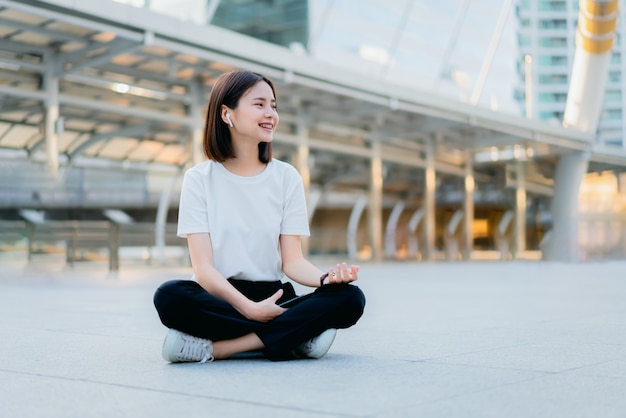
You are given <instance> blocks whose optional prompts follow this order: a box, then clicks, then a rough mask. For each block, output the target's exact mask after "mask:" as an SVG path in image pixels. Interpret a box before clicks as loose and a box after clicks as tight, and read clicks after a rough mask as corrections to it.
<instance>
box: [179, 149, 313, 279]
mask: <svg viewBox="0 0 626 418" xmlns="http://www.w3.org/2000/svg"><path fill="white" fill-rule="evenodd" d="M198 232H208V233H210V234H211V244H212V246H213V265H214V266H215V268H216V269H217V270H218V271H219V272H220V273H222V275H224V277H227V278H228V277H233V276H235V277H237V278H241V279H246V280H251V281H271V280H280V279H281V278H282V276H283V272H282V260H281V256H280V243H279V236H280V235H281V234H284V235H300V236H308V235H309V222H308V217H307V210H306V199H305V196H304V187H303V185H302V177H300V174H299V173H298V171H296V169H295V168H294V167H293V166H291V165H289V164H287V163H285V162H282V161H279V160H272V161H271V162H270V163H269V164H268V165H267V167H266V168H265V170H264V171H263V172H262V173H260V174H258V175H256V176H251V177H242V176H238V175H236V174H233V173H231V172H230V171H228V170H227V169H226V168H225V167H224V166H223V165H222V164H221V163H217V162H214V161H205V162H203V163H200V164H197V165H195V166H194V167H192V168H190V169H189V170H188V171H187V172H186V173H185V177H184V180H183V186H182V192H181V196H180V207H179V212H178V236H180V237H186V236H187V234H193V233H198Z"/></svg>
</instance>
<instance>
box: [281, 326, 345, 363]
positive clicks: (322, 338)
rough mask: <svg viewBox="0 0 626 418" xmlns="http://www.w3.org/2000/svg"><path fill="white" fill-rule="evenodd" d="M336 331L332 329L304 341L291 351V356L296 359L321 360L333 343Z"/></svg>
mask: <svg viewBox="0 0 626 418" xmlns="http://www.w3.org/2000/svg"><path fill="white" fill-rule="evenodd" d="M335 335H337V330H336V329H334V328H331V329H327V330H326V331H324V332H322V333H321V334H320V335H318V336H317V337H313V338H311V339H310V340H309V341H305V342H303V343H302V344H300V345H299V346H297V347H296V348H294V350H293V351H292V354H293V355H294V356H295V357H298V358H321V357H324V354H326V353H327V352H328V350H329V349H330V346H331V345H333V341H335Z"/></svg>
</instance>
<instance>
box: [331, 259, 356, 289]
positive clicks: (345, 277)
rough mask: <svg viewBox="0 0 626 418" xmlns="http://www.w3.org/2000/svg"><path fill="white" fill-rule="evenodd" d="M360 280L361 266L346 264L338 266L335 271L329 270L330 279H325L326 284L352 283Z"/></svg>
mask: <svg viewBox="0 0 626 418" xmlns="http://www.w3.org/2000/svg"><path fill="white" fill-rule="evenodd" d="M358 278H359V266H349V267H348V264H346V263H341V264H337V266H336V267H335V268H334V269H333V268H331V269H330V270H328V277H326V279H324V284H333V283H350V282H353V281H355V280H357V279H358Z"/></svg>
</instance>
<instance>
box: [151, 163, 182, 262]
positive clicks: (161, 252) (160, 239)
mask: <svg viewBox="0 0 626 418" xmlns="http://www.w3.org/2000/svg"><path fill="white" fill-rule="evenodd" d="M180 176H181V175H180V174H175V175H173V176H171V177H170V178H169V179H168V181H167V184H165V187H164V188H163V191H162V192H161V197H160V199H159V205H158V206H157V213H156V220H155V222H154V223H155V225H154V243H155V250H156V259H157V262H158V263H159V264H165V233H166V226H167V213H168V211H169V208H170V196H171V195H172V190H173V189H174V186H175V185H176V183H177V182H178V180H180Z"/></svg>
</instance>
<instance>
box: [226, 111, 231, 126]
mask: <svg viewBox="0 0 626 418" xmlns="http://www.w3.org/2000/svg"><path fill="white" fill-rule="evenodd" d="M226 120H227V121H228V126H230V127H231V128H232V127H233V121H232V120H230V113H227V114H226Z"/></svg>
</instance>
